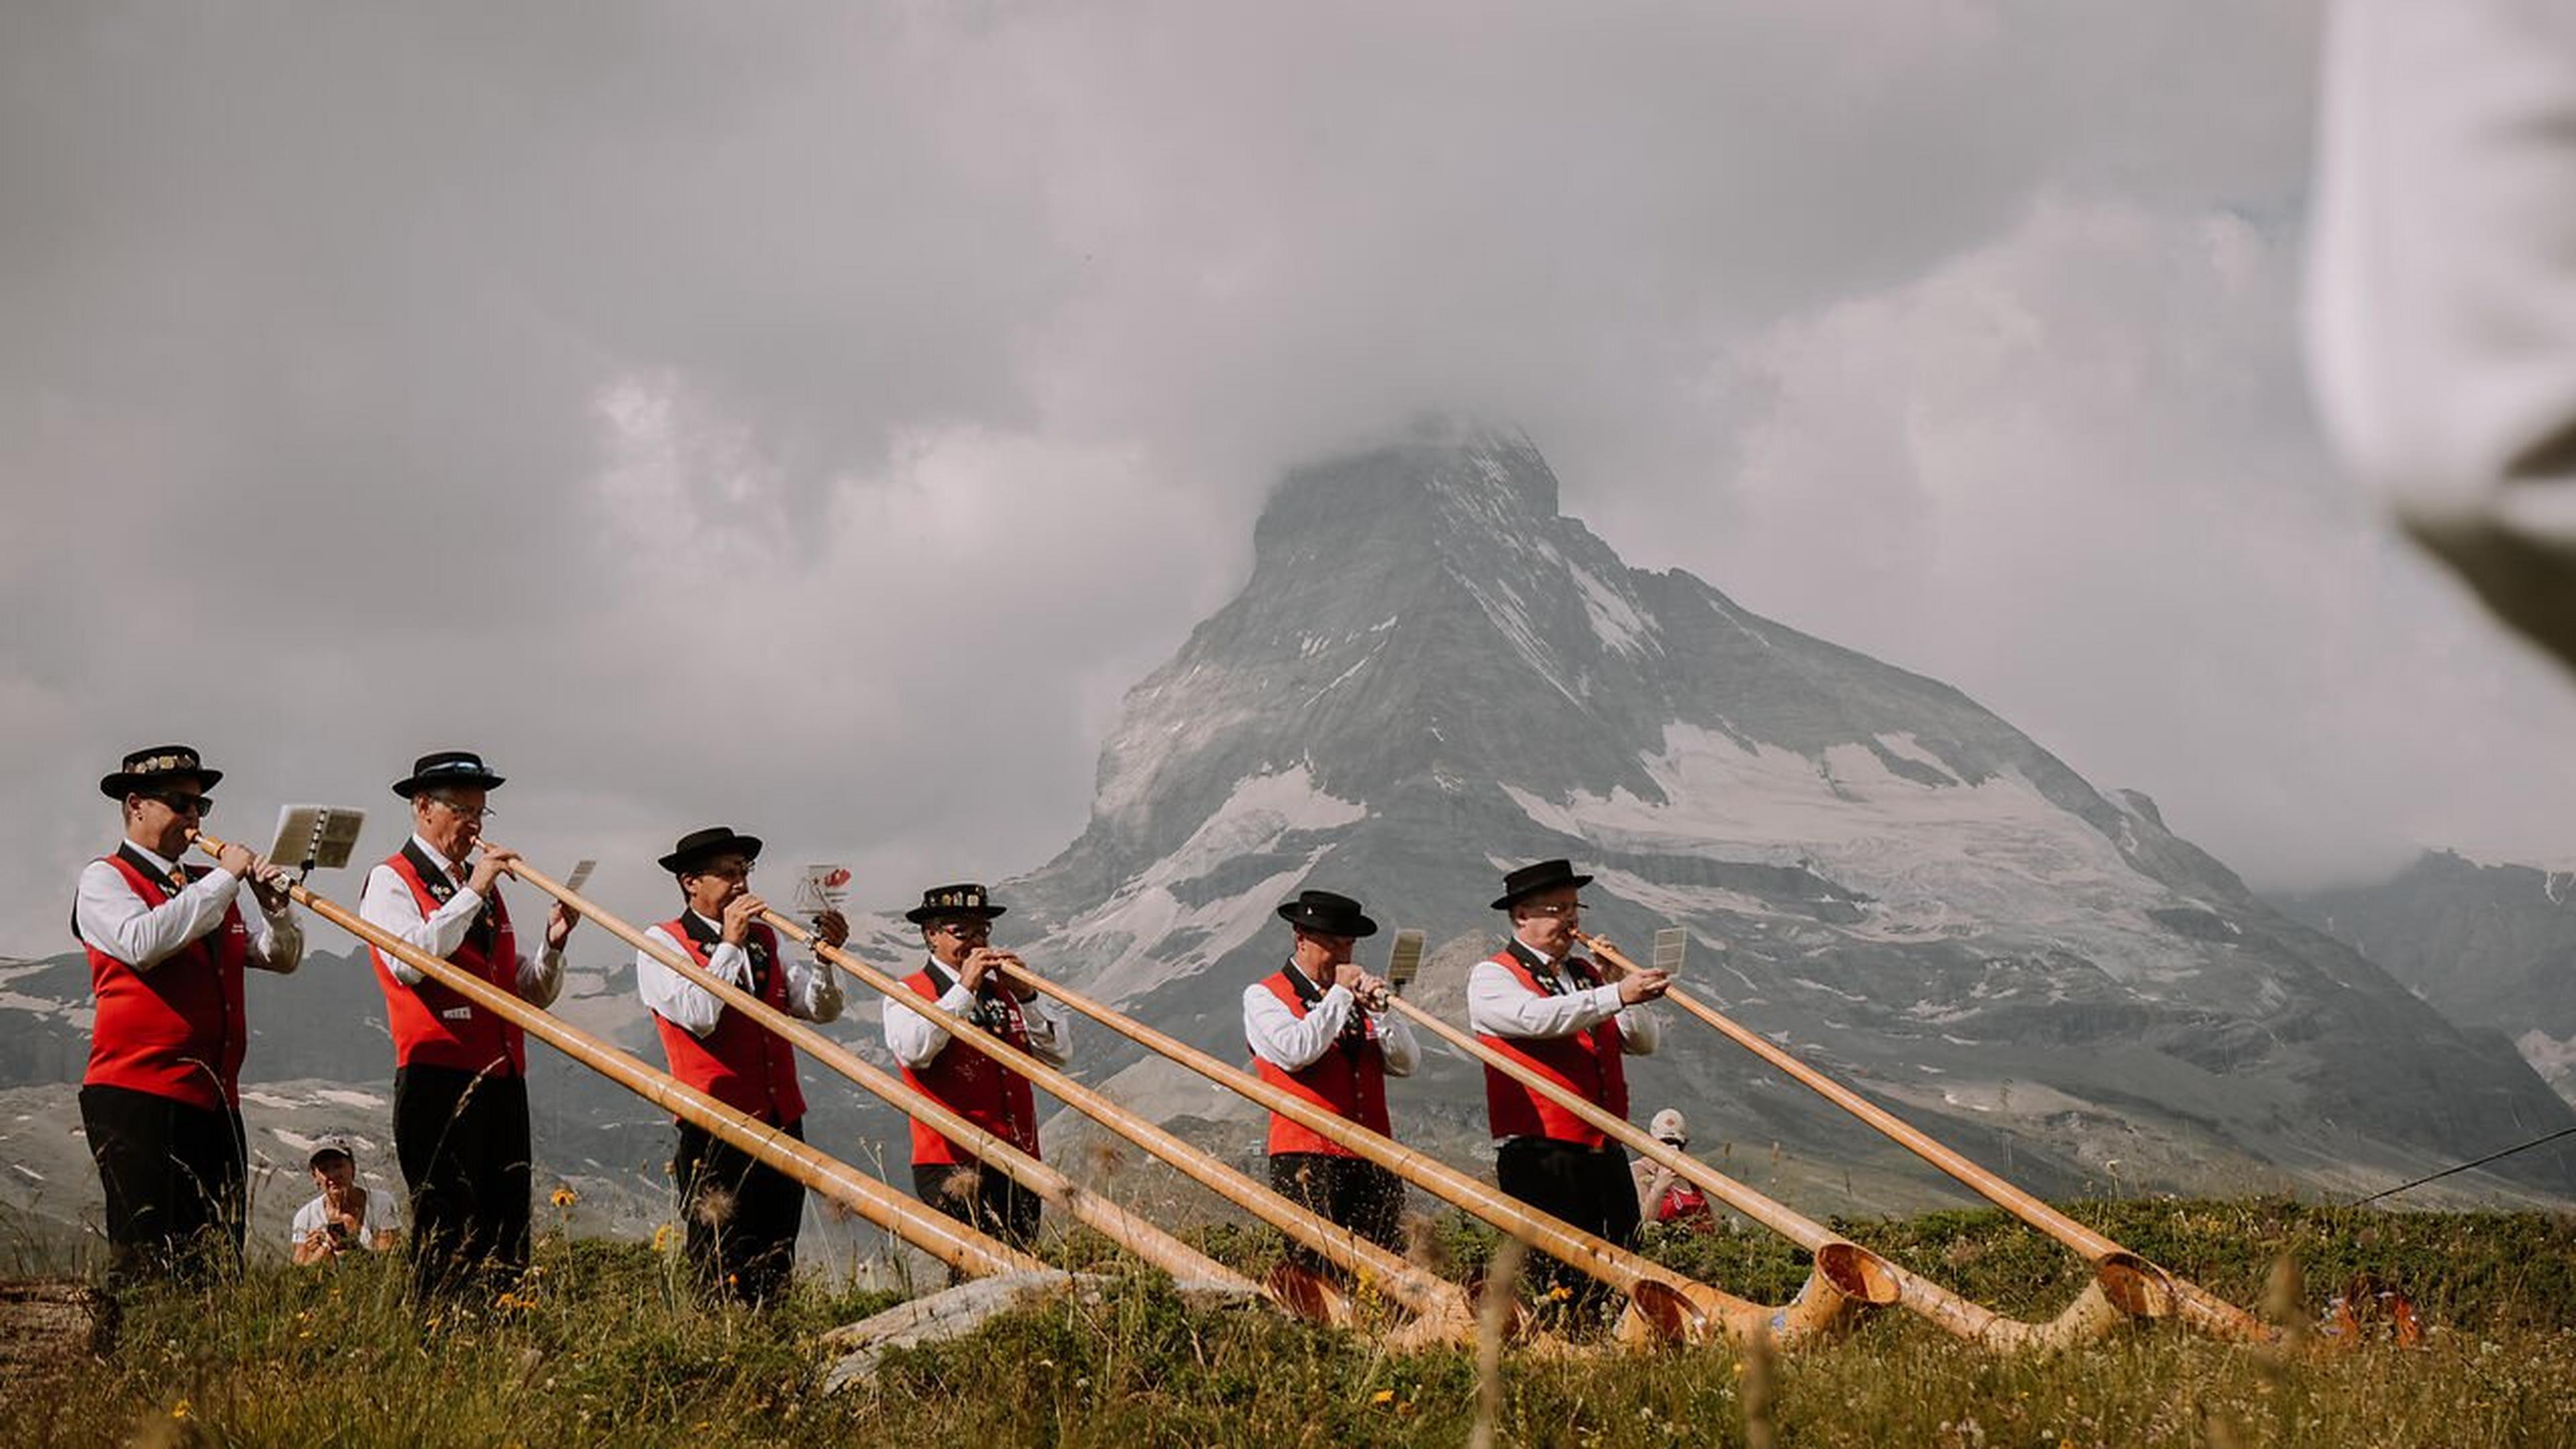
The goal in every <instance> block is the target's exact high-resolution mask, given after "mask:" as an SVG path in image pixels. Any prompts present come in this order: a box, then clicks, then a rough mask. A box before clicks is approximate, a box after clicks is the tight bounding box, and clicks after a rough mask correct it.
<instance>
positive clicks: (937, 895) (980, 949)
mask: <svg viewBox="0 0 2576 1449" xmlns="http://www.w3.org/2000/svg"><path fill="white" fill-rule="evenodd" d="M1009 909H1010V908H1009V907H1007V906H997V905H994V904H993V903H992V900H991V898H990V897H989V896H988V895H987V894H986V892H985V890H984V888H983V887H982V886H980V885H975V884H972V883H967V884H963V885H946V886H938V887H935V888H933V889H931V890H926V891H924V892H922V893H921V904H920V905H918V906H915V907H913V908H912V909H911V910H908V911H906V912H904V913H903V918H904V919H905V920H907V921H910V922H912V923H913V924H914V925H916V926H919V927H920V928H921V940H922V944H923V945H924V946H925V947H927V948H928V950H929V953H930V959H929V960H928V961H927V962H925V963H923V965H922V968H921V969H920V970H919V971H916V972H914V973H913V974H912V975H911V977H910V978H908V979H907V980H906V981H905V982H904V985H905V986H907V987H909V988H911V989H912V991H913V992H914V993H916V994H917V995H919V996H921V997H922V998H923V999H925V1000H927V1001H929V1002H931V1003H932V1004H934V1005H936V1006H937V1007H938V1008H939V1009H940V1010H942V1011H945V1012H947V1013H949V1014H950V1015H952V1016H962V1017H964V1018H966V1019H967V1020H968V1021H970V1022H972V1023H974V1024H975V1025H976V1026H977V1027H980V1028H982V1029H983V1030H985V1031H988V1032H991V1033H992V1034H993V1035H994V1036H997V1037H999V1038H1001V1039H1002V1040H1003V1041H1005V1042H1007V1043H1009V1044H1010V1045H1012V1046H1015V1047H1018V1048H1019V1049H1020V1050H1022V1051H1024V1052H1027V1053H1028V1054H1029V1055H1031V1056H1033V1057H1036V1058H1037V1059H1038V1060H1039V1061H1042V1062H1045V1063H1046V1064H1047V1065H1049V1066H1054V1067H1060V1066H1063V1065H1064V1064H1065V1062H1066V1060H1067V1059H1068V1056H1069V1052H1068V1050H1067V1048H1068V1046H1069V1045H1070V1036H1071V1034H1070V1032H1068V1031H1067V1030H1066V1026H1065V1020H1064V1016H1063V1014H1062V1012H1061V1011H1060V1010H1059V1008H1057V1006H1056V1005H1055V1003H1053V1002H1051V1001H1048V1000H1046V999H1045V998H1043V997H1040V996H1039V995H1038V994H1037V993H1036V992H1035V991H1032V990H1026V989H1023V988H1019V987H1016V986H1013V985H1010V984H1008V983H1006V982H1005V981H1004V980H1003V979H1002V968H1003V967H1004V966H1015V965H1018V964H1019V963H1020V958H1019V957H1017V956H1014V955H1012V954H1011V953H1010V952H1008V951H996V950H994V949H993V948H992V945H991V944H990V943H991V941H992V936H993V920H994V918H995V917H997V916H1000V915H1002V914H1003V913H1004V912H1005V911H1007V910H1009ZM885 1038H886V1047H887V1049H888V1050H890V1051H892V1052H893V1053H894V1058H895V1060H896V1061H897V1062H899V1063H901V1064H902V1066H903V1080H904V1082H905V1084H906V1085H908V1086H910V1087H912V1088H913V1089H915V1090H916V1091H921V1092H926V1093H928V1094H929V1095H930V1096H932V1097H935V1098H937V1099H938V1100H939V1101H940V1102H942V1103H944V1104H945V1105H946V1106H947V1107H948V1108H949V1110H951V1111H953V1112H956V1113H957V1114H958V1115H960V1116H962V1117H964V1118H966V1119H967V1120H968V1121H970V1122H972V1123H974V1124H975V1125H976V1126H978V1127H981V1128H983V1129H984V1130H985V1131H987V1132H990V1133H992V1134H993V1135H994V1136H996V1137H999V1138H1001V1139H1002V1140H1003V1141H1005V1142H1008V1143H1010V1144H1011V1145H1012V1146H1014V1147H1017V1148H1018V1149H1020V1150H1021V1151H1022V1152H1025V1153H1027V1154H1029V1155H1030V1156H1031V1157H1035V1156H1037V1155H1038V1116H1037V1103H1036V1099H1035V1096H1034V1095H1033V1094H1032V1093H1031V1092H1030V1090H1029V1082H1028V1078H1026V1077H1023V1076H1021V1075H1020V1074H1019V1073H1017V1072H1014V1071H1009V1070H1006V1069H1005V1068H1003V1067H1002V1066H1001V1065H1000V1064H999V1063H996V1062H995V1061H994V1060H993V1059H992V1058H990V1057H988V1056H986V1055H984V1054H983V1053H982V1052H979V1051H977V1050H975V1049H974V1048H973V1047H970V1046H966V1045H964V1044H962V1043H958V1042H954V1041H951V1040H950V1039H949V1037H948V1034H947V1033H946V1032H943V1031H941V1030H940V1029H939V1028H937V1027H935V1026H933V1025H931V1024H930V1019H929V1018H928V1017H925V1016H923V1015H922V1014H921V1013H919V1012H917V1011H914V1010H913V1009H912V1008H911V1007H909V1006H906V1005H904V1004H903V1003H902V1002H900V1001H897V1000H895V999H894V998H893V997H888V998H886V1003H885ZM912 1189H913V1191H914V1192H915V1193H916V1194H918V1195H919V1196H920V1198H921V1200H922V1201H923V1202H926V1203H928V1204H930V1205H931V1206H932V1207H935V1208H937V1209H939V1210H940V1211H941V1212H944V1213H946V1214H948V1215H949V1216H950V1217H953V1218H958V1219H961V1220H963V1221H965V1222H967V1223H970V1224H972V1225H974V1226H975V1227H977V1228H980V1229H982V1230H983V1231H984V1232H987V1233H990V1234H992V1235H993V1236H994V1237H997V1238H1000V1239H1001V1240H1002V1241H1004V1242H1006V1243H1009V1244H1011V1245H1012V1246H1013V1247H1018V1248H1025V1247H1028V1246H1029V1245H1030V1244H1031V1243H1032V1242H1034V1241H1035V1240H1036V1238H1037V1233H1038V1217H1039V1213H1040V1210H1041V1207H1042V1203H1041V1200H1040V1198H1039V1197H1038V1195H1037V1194H1036V1193H1034V1192H1031V1191H1030V1190H1029V1189H1027V1188H1025V1187H1022V1186H1021V1185H1020V1184H1018V1183H1016V1182H1014V1181H1012V1180H1011V1179H1010V1178H1009V1177H1008V1176H1007V1175H1005V1174H1003V1173H1000V1172H987V1171H985V1170H984V1168H983V1165H982V1164H981V1163H979V1162H977V1161H976V1159H975V1158H974V1157H972V1156H970V1155H968V1153H967V1152H966V1150H965V1149H964V1148H962V1147H959V1146H958V1145H957V1144H956V1143H954V1142H951V1141H949V1140H948V1139H947V1138H945V1137H942V1136H940V1135H939V1134H938V1133H936V1132H933V1131H932V1130H930V1129H929V1128H928V1127H926V1126H924V1125H922V1123H921V1121H920V1119H919V1118H915V1119H914V1120H913V1124H912Z"/></svg>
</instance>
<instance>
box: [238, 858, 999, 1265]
mask: <svg viewBox="0 0 2576 1449" xmlns="http://www.w3.org/2000/svg"><path fill="white" fill-rule="evenodd" d="M197 844H198V845H199V846H200V847H202V848H203V849H204V850H205V852H206V853H207V854H208V855H213V854H216V853H218V852H220V851H221V850H222V849H223V848H224V846H223V842H222V841H220V840H217V839H215V838H214V837H213V836H211V835H208V834H206V833H205V832H204V831H202V830H201V831H199V832H198V833H197ZM287 894H288V895H289V896H290V897H292V898H293V899H294V900H295V901H297V902H298V903H300V904H301V905H303V906H304V907H305V909H307V910H309V911H311V912H313V914H315V915H317V916H320V917H321V918H322V919H324V920H326V921H329V922H330V923H331V924H333V925H335V926H338V927H339V928H340V929H341V930H343V931H346V932H348V933H349V934H350V935H352V936H355V937H357V938H358V939H359V940H361V941H364V942H366V943H367V944H368V945H370V946H373V947H375V948H376V949H377V950H379V951H382V952H383V953H385V954H386V955H388V956H392V957H394V958H396V959H398V960H400V961H402V962H403V963H404V964H406V965H408V966H410V967H411V968H412V969H414V970H416V971H418V972H420V973H421V974H422V975H424V976H427V977H428V978H429V979H431V980H432V981H435V982H437V983H438V984H439V985H441V986H444V987H446V988H447V989H448V990H450V991H453V992H455V993H456V994H458V995H459V996H462V997H464V998H465V999H466V1000H468V1001H471V1002H473V1003H474V1004H475V1005H477V1006H479V1007H482V1008H483V1009H484V1010H485V1011H488V1012H491V1013H492V1014H493V1015H494V1016H497V1017H500V1018H501V1019H502V1020H504V1021H507V1022H509V1023H511V1024H512V1025H514V1026H516V1027H518V1028H519V1029H520V1030H522V1031H524V1032H526V1033H527V1034H528V1035H530V1036H533V1037H535V1038H537V1039H538V1040H539V1041H542V1042H544V1043H545V1044H546V1045H548V1046H551V1047H553V1048H555V1049H556V1050H557V1051H560V1052H562V1053H563V1054H564V1055H565V1056H568V1057H570V1058H572V1059H573V1060H574V1061H577V1062H579V1063H581V1064H582V1065H583V1066H585V1067H588V1068H590V1069H591V1070H592V1071H594V1072H597V1073H599V1074H600V1075H601V1076H603V1077H606V1078H608V1079H609V1080H610V1081H612V1082H615V1083H616V1084H617V1085H619V1086H621V1087H624V1088H625V1089H626V1090H628V1091H630V1092H633V1093H634V1094H635V1095H637V1096H639V1097H642V1098H643V1099H644V1100H646V1101H648V1102H651V1103H652V1104H653V1105H655V1106H657V1107H660V1108H662V1109H663V1110H664V1111H667V1112H669V1113H670V1114H671V1115H672V1116H674V1117H678V1118H680V1119H682V1120H683V1121H687V1122H693V1123H695V1124H696V1125H698V1126H700V1127H703V1128H705V1129H706V1130H707V1131H708V1132H710V1133H712V1134H714V1135H715V1136H717V1137H720V1138H722V1139H724V1140H725V1141H726V1142H728V1143H730V1144H732V1145H733V1146H735V1147H738V1148H740V1149H742V1150H743V1151H744V1152H747V1153H749V1154H751V1155H752V1156H753V1157H755V1158H758V1159H759V1160H760V1161H761V1162H763V1163H766V1164H768V1165H769V1166H771V1167H774V1168H776V1169H778V1170H779V1171H780V1172H783V1173H785V1174H787V1175H788V1176H789V1177H792V1178H795V1179H796V1180H797V1181H798V1182H801V1183H803V1184H805V1185H806V1186H807V1187H810V1188H812V1189H813V1190H814V1191H816V1192H819V1193H821V1194H822V1195H823V1196H825V1197H827V1198H830V1199H831V1200H832V1201H834V1202H837V1203H839V1204H841V1205H842V1206H843V1207H846V1208H848V1209H850V1210H851V1211H852V1212H855V1213H857V1214H858V1215H859V1216H860V1217H863V1218H865V1219H867V1220H868V1221H869V1222H871V1223H873V1224H875V1225H876V1226H878V1227H880V1228H882V1229H884V1230H885V1231H887V1232H889V1233H892V1234H893V1235H894V1236H896V1237H898V1238H901V1239H903V1240H904V1241H905V1242H907V1243H910V1244H911V1245H912V1246H914V1247H916V1248H919V1249H920V1250H921V1251H923V1252H925V1253H928V1254H929V1255H930V1256H932V1257H934V1258H936V1259H938V1260H939V1261H940V1262H942V1263H945V1264H947V1265H948V1266H949V1267H952V1268H955V1269H956V1270H957V1271H959V1272H961V1273H965V1274H968V1275H970V1276H975V1277H981V1276H984V1275H986V1274H992V1273H1012V1272H1046V1271H1050V1270H1049V1269H1048V1268H1047V1265H1046V1264H1044V1263H1042V1262H1039V1261H1038V1260H1037V1259H1035V1258H1032V1257H1030V1256H1029V1255H1028V1254H1026V1253H1023V1252H1020V1251H1019V1250H1018V1249H1016V1248H1012V1247H1009V1246H1007V1245H1005V1244H1002V1243H999V1242H996V1241H994V1240H993V1239H992V1238H989V1237H987V1236H985V1235H984V1234H982V1233H979V1232H977V1231H975V1230H974V1229H973V1228H971V1227H968V1226H967V1225H966V1224H964V1223H961V1222H958V1221H957V1220H956V1219H954V1218H951V1217H948V1216H946V1215H944V1214H941V1213H938V1212H935V1211H933V1210H931V1209H930V1208H927V1207H924V1206H923V1205H921V1204H920V1203H917V1202H915V1201H913V1200H912V1199H911V1198H909V1197H906V1196H904V1195H903V1194H901V1193H899V1192H896V1191H895V1190H894V1189H893V1188H891V1187H888V1186H887V1185H885V1184H884V1183H882V1182H879V1181H877V1180H876V1179H875V1178H873V1177H870V1176H868V1175H867V1174H866V1173H863V1172H860V1171H859V1170H857V1169H856V1168H853V1167H851V1166H850V1165H849V1164H847V1163H845V1162H841V1161H839V1160H838V1159H835V1158H832V1157H829V1156H826V1155H824V1154H823V1153H821V1152H818V1151H816V1150H815V1149H813V1148H812V1147H809V1146H807V1145H806V1144H804V1143H802V1142H799V1141H797V1140H796V1139H795V1138H793V1137H790V1136H788V1135H787V1134H786V1133H785V1132H782V1131H780V1130H779V1129H777V1128H775V1127H771V1126H768V1125H767V1124H765V1123H762V1122H760V1121H758V1120H757V1119H755V1118H753V1117H751V1116H749V1115H748V1114H745V1113H742V1112H737V1111H735V1110H734V1109H733V1108H731V1107H728V1106H726V1105H725V1104H724V1103H722V1102H719V1101H717V1100H716V1099H715V1098H713V1097H710V1096H708V1095H707V1094H706V1093H704V1092H701V1091H699V1090H698V1089H697V1088H695V1087H692V1086H690V1085H688V1084H687V1083H686V1082H683V1081H681V1080H680V1079H679V1078H677V1077H674V1076H672V1075H671V1074H670V1073H668V1072H662V1071H656V1070H655V1069H653V1068H652V1067H648V1066H646V1065H645V1064H644V1063H642V1062H640V1061H637V1060H636V1059H635V1058H634V1057H631V1056H628V1055H627V1054H626V1053H624V1052H622V1051H619V1050H618V1049H617V1048H615V1047H613V1046H610V1045H609V1044H608V1043H606V1042H604V1041H601V1040H600V1039H599V1038H597V1037H595V1036H592V1035H591V1034H589V1033H588V1032H585V1031H583V1030H581V1029H580V1028H578V1027H575V1026H572V1025H570V1024H569V1023H567V1022H565V1021H563V1020H562V1019H561V1018H559V1017H556V1016H553V1015H550V1014H548V1013H547V1012H545V1011H543V1010H540V1009H539V1008H537V1007H534V1006H530V1005H529V1004H528V1003H526V1002H525V1001H522V1000H520V999H519V998H518V997H517V996H515V995H513V994H511V993H509V992H506V991H503V990H501V989H500V988H499V987H496V986H494V985H493V984H492V983H490V982H488V981H486V980H484V979H483V978H481V977H479V976H476V975H474V974H473V973H472V972H470V971H463V970H459V969H458V968H457V967H455V966H453V965H451V964H449V963H448V962H445V961H442V960H440V959H438V958H437V957H435V956H432V955H430V954H428V953H427V952H425V951H422V950H419V949H418V948H416V947H413V946H411V945H409V944H407V943H405V942H403V941H402V940H400V939H399V938H397V937H395V936H393V935H390V934H388V933H387V932H386V931H384V930H383V929H382V928H380V927H377V926H374V925H371V924H369V923H368V922H367V921H365V920H362V919H360V918H359V916H358V914H357V913H356V912H354V911H349V910H345V909H343V908H341V907H340V906H338V905H335V904H333V903H332V902H330V901H328V900H325V899H324V898H322V897H321V896H318V895H315V894H314V893H313V892H312V891H311V890H308V889H306V888H305V887H304V886H302V885H300V884H298V885H290V886H288V887H287Z"/></svg>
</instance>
